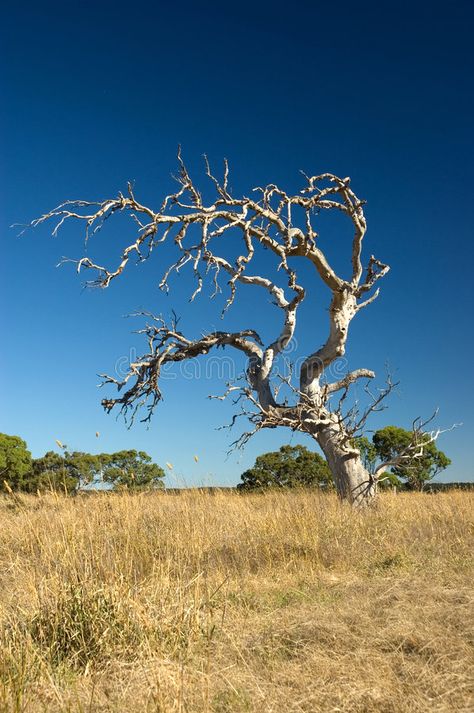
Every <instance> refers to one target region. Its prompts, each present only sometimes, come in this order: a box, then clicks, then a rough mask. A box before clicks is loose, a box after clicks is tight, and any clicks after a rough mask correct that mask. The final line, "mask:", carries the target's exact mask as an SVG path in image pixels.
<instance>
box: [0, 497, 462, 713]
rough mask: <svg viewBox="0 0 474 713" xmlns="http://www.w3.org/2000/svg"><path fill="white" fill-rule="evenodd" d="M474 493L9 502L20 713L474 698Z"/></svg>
mask: <svg viewBox="0 0 474 713" xmlns="http://www.w3.org/2000/svg"><path fill="white" fill-rule="evenodd" d="M473 503H474V496H473V494H471V493H468V492H451V493H446V494H439V495H436V496H428V495H419V494H405V495H388V494H387V495H382V496H381V497H380V500H379V503H378V506H377V507H376V508H375V509H374V510H372V511H370V512H364V513H356V512H352V511H350V510H349V509H348V508H345V507H341V506H340V505H339V504H338V503H337V501H336V499H335V497H334V496H332V495H318V494H317V493H313V492H299V493H274V494H272V493H269V494H267V495H249V496H244V497H243V496H240V495H238V494H236V493H232V492H222V493H217V494H215V495H211V494H205V493H197V492H190V493H187V494H182V495H179V496H176V495H169V494H154V495H146V494H143V495H139V496H132V495H102V496H91V497H77V498H70V499H66V498H60V497H54V496H52V495H51V496H47V497H43V498H31V499H28V498H24V497H23V498H21V500H20V501H18V500H16V501H15V500H12V499H11V498H4V499H3V500H0V518H1V523H2V527H1V531H0V601H1V604H0V679H1V684H0V710H1V711H9V712H10V711H12V712H13V711H15V712H16V711H27V712H28V713H30V712H31V713H33V712H34V713H36V712H37V711H48V712H49V711H52V712H55V711H68V712H71V713H73V712H76V711H77V712H78V713H79V712H80V713H85V712H86V711H87V712H89V711H90V712H92V711H126V712H127V713H138V712H140V713H141V712H145V711H159V712H163V713H165V712H166V713H168V712H171V711H176V712H178V711H189V712H191V713H194V712H197V713H199V712H200V711H202V712H204V711H215V712H216V713H226V712H228V713H230V712H233V711H236V712H243V711H258V712H262V713H270V712H276V713H280V712H282V713H286V712H287V711H288V712H293V711H294V712H297V711H298V712H300V711H304V712H306V713H310V712H311V713H312V712H313V711H314V712H317V711H344V712H354V713H355V712H360V713H370V712H371V711H377V712H384V713H389V712H390V713H405V712H412V711H413V712H414V711H419V712H420V713H422V712H423V713H426V711H439V712H441V711H465V712H466V713H467V711H471V710H473V703H474V701H473V697H472V694H473V688H472V682H473V656H472V651H473V649H472V646H473V639H474V637H473V630H474V627H473V619H474V617H473V609H472V588H471V577H472V560H471V556H472V544H473V543H472V533H473V529H472V525H473V519H474V514H473V507H472V506H473Z"/></svg>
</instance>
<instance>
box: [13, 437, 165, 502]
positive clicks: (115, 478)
mask: <svg viewBox="0 0 474 713" xmlns="http://www.w3.org/2000/svg"><path fill="white" fill-rule="evenodd" d="M60 447H61V453H56V452H55V451H48V452H47V453H45V455H44V456H42V457H41V458H32V457H31V453H30V451H29V450H28V447H27V444H26V442H25V441H24V440H23V439H22V438H20V437H19V436H8V435H6V434H4V433H2V434H0V490H1V489H4V490H8V489H11V490H13V491H23V492H27V493H37V492H45V491H50V490H53V491H62V492H65V493H68V494H72V493H74V492H77V491H78V490H80V489H81V488H83V487H85V486H87V485H89V486H94V485H96V486H97V487H109V488H110V487H113V488H114V489H133V490H143V489H156V488H162V487H163V477H164V475H165V473H164V470H163V468H161V467H160V466H159V465H157V464H156V463H153V461H152V459H151V457H150V456H149V455H148V453H145V452H144V451H135V450H123V451H117V452H116V453H98V454H95V455H93V454H91V453H84V452H82V451H69V450H68V449H67V446H63V445H62V444H61V446H60Z"/></svg>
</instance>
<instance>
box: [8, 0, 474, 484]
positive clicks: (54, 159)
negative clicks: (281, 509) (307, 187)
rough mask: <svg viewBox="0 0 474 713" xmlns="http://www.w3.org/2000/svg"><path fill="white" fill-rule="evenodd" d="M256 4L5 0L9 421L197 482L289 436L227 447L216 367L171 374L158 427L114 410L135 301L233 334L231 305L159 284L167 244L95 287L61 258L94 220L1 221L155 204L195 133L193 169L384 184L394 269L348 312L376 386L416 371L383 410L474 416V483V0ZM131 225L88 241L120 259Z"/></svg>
mask: <svg viewBox="0 0 474 713" xmlns="http://www.w3.org/2000/svg"><path fill="white" fill-rule="evenodd" d="M255 5H256V6H257V7H256V8H255V7H254V6H252V5H250V4H246V3H236V4H233V5H232V4H229V3H218V4H217V3H212V2H210V3H209V2H208V3H191V2H182V3H180V4H179V5H178V4H177V5H176V6H174V4H173V3H169V2H166V3H164V2H153V3H151V2H150V3H143V2H135V3H122V2H113V3H111V2H110V3H109V2H94V3H93V2H82V3H80V4H77V5H75V4H73V3H54V2H47V1H45V2H42V3H38V2H35V3H32V2H28V1H26V2H23V3H16V4H13V3H10V4H9V5H8V7H5V8H4V9H3V11H2V23H1V29H0V43H1V54H2V66H3V71H2V76H1V107H0V111H1V151H2V155H3V158H2V169H1V178H0V180H1V196H2V200H1V216H0V221H1V223H0V225H1V239H2V248H1V255H2V261H1V271H2V272H1V287H2V292H3V293H4V294H3V302H2V304H3V310H2V331H3V334H4V336H3V349H2V369H1V420H0V431H3V432H6V433H10V434H18V435H21V436H22V437H23V438H24V439H25V440H26V441H27V442H28V444H29V446H30V448H31V450H32V452H33V454H34V455H35V456H39V455H41V454H42V453H44V452H45V451H46V450H49V449H51V448H53V447H54V440H55V439H56V438H59V439H61V440H62V441H63V442H65V443H67V444H68V445H69V446H70V447H71V448H75V449H80V450H90V451H97V450H105V451H111V450H116V449H119V448H125V447H127V448H133V447H136V448H140V449H144V450H146V451H148V452H149V453H150V454H151V455H152V456H153V457H154V458H155V459H156V460H157V461H158V462H160V463H161V464H164V462H165V461H170V462H172V463H173V464H174V466H175V472H176V478H178V480H181V481H184V482H187V483H190V484H191V483H198V482H199V483H200V482H213V483H222V484H228V483H235V482H236V481H237V479H238V476H239V474H240V473H241V472H242V470H243V469H244V468H245V467H248V466H249V465H250V464H251V463H252V462H253V460H254V458H255V456H256V455H258V454H259V453H261V452H263V451H265V450H269V449H270V448H272V449H273V448H276V447H279V446H280V445H281V444H283V443H285V442H289V440H290V438H291V434H290V433H289V432H287V431H285V430H278V431H272V432H267V433H265V432H264V433H262V434H260V435H259V436H258V437H256V438H255V439H254V440H253V441H252V442H251V444H250V445H249V446H248V447H247V449H246V451H245V452H244V453H243V454H241V455H233V456H231V457H230V458H229V459H227V460H226V450H227V446H228V444H229V442H230V441H231V440H232V438H233V437H232V434H231V435H229V434H228V432H226V431H216V430H215V428H216V427H217V426H218V425H219V424H221V423H226V422H228V421H229V419H230V414H231V408H230V406H226V405H223V404H222V403H221V402H219V401H217V402H214V401H208V400H206V398H205V397H206V395H207V394H208V393H212V392H214V393H216V392H219V391H220V387H219V384H218V383H217V382H216V380H215V379H211V380H206V379H201V380H199V381H196V380H192V381H190V380H175V381H173V380H172V381H170V382H169V383H167V384H166V386H165V395H166V400H165V402H164V403H162V404H161V406H160V408H159V409H158V411H157V414H156V417H155V419H154V421H153V422H152V425H151V428H150V429H149V430H146V428H144V427H143V426H142V425H137V426H135V427H134V428H133V429H132V430H127V428H126V426H125V425H124V423H123V421H122V420H118V421H117V420H116V419H115V418H114V416H113V415H112V416H106V415H105V414H104V413H103V411H102V408H101V406H100V397H101V396H102V395H104V394H103V393H102V392H98V391H97V388H96V384H97V383H98V379H97V376H96V374H97V373H100V372H104V371H108V372H110V371H113V369H114V364H115V363H116V361H117V359H118V358H120V357H122V358H124V359H126V358H127V355H128V354H129V352H130V348H133V347H134V346H136V347H137V348H139V347H140V342H139V341H137V338H136V337H134V336H132V335H131V331H132V329H134V328H138V327H139V326H140V325H139V324H138V323H137V324H135V323H132V322H131V321H130V320H124V319H123V318H122V317H123V315H124V314H127V313H129V312H131V311H134V310H136V309H142V308H143V309H147V308H148V309H151V310H153V311H154V312H164V313H165V314H169V312H170V310H171V308H172V307H173V306H176V307H177V309H178V311H179V312H180V313H181V314H182V315H183V322H182V325H183V329H187V330H188V331H191V332H192V331H193V329H194V332H195V333H199V332H200V331H201V329H208V328H213V327H214V328H221V325H222V323H221V322H220V320H219V315H218V308H217V306H216V305H215V304H213V303H208V301H207V299H206V298H205V297H203V298H201V300H200V301H199V303H197V304H195V306H193V307H192V309H191V310H188V307H187V303H186V297H187V296H188V291H189V284H188V283H187V280H186V275H183V276H182V277H181V278H180V280H178V281H175V283H174V290H173V291H172V293H171V295H170V296H169V297H165V295H163V294H162V293H161V292H159V290H158V289H157V287H156V284H157V282H158V278H159V276H160V275H161V271H162V270H161V268H162V267H163V265H162V259H163V258H162V256H160V254H159V251H158V250H157V251H156V253H155V254H154V257H153V259H152V260H151V261H150V262H149V263H147V264H146V265H142V266H139V267H133V268H132V269H130V270H129V272H128V274H127V275H125V276H124V278H123V279H122V280H119V281H117V282H116V283H115V284H113V285H112V287H111V288H110V289H109V290H107V291H83V290H82V286H81V285H82V282H81V278H78V277H77V276H76V275H75V273H74V269H73V268H72V267H71V266H65V267H62V268H60V269H56V267H55V265H56V263H57V262H58V261H59V259H60V258H61V256H63V255H67V256H70V257H80V256H81V255H82V250H83V241H82V238H83V236H82V233H81V230H80V227H79V226H77V227H76V228H74V226H72V227H70V228H68V229H66V230H65V231H64V232H63V234H62V236H61V237H59V238H57V239H53V238H51V237H50V235H49V230H48V227H42V228H40V229H37V230H35V231H30V232H27V233H26V234H25V235H24V236H23V237H22V238H17V237H16V234H17V232H18V231H15V230H10V229H9V228H8V226H9V225H10V224H12V223H14V222H25V221H29V220H31V219H32V218H34V217H36V216H38V215H40V214H41V213H42V212H44V211H45V210H47V209H49V208H51V207H53V206H54V205H56V204H57V203H59V202H61V201H62V200H63V199H65V198H71V197H81V198H88V199H96V198H100V199H103V198H106V197H108V196H113V195H115V194H116V193H117V191H118V190H122V189H125V187H126V181H127V180H129V179H131V180H133V181H134V182H135V192H136V195H137V197H138V198H139V199H141V200H142V201H143V202H147V201H148V202H149V203H150V204H151V205H152V206H158V205H159V201H160V198H161V197H162V195H163V192H164V190H167V189H169V187H170V185H171V183H170V172H171V171H173V170H174V169H175V165H176V163H175V154H176V146H177V144H178V143H181V144H182V146H183V151H184V154H185V157H186V159H187V161H188V163H189V166H190V168H191V170H192V171H193V173H194V174H195V175H197V172H198V170H199V169H200V161H201V158H200V157H201V155H202V153H204V152H206V153H207V154H208V155H209V157H210V158H211V160H212V161H214V162H216V163H217V162H218V161H219V160H220V159H221V158H223V157H224V156H226V157H227V158H228V159H229V160H230V163H231V169H232V185H233V188H234V193H238V192H248V191H249V190H250V189H251V188H252V187H253V186H255V185H261V184H264V183H268V182H277V183H280V184H282V186H284V187H286V188H287V189H288V190H290V191H297V190H298V189H299V188H300V187H301V185H300V176H299V174H298V171H299V170H300V169H303V170H305V171H306V172H308V173H311V174H314V173H319V172H323V171H332V172H335V173H337V174H339V175H342V176H346V175H349V176H351V177H352V185H353V187H354V189H355V190H356V192H357V193H358V194H359V195H361V196H362V197H364V198H366V199H367V200H368V205H367V218H368V221H369V231H368V234H367V238H366V254H370V253H372V252H374V253H375V254H376V255H377V256H378V257H379V258H380V259H382V260H384V261H386V262H388V263H389V264H390V265H391V268H392V270H391V272H390V274H389V276H388V277H387V278H386V279H385V280H384V282H383V284H382V294H381V296H380V298H379V300H378V301H377V302H376V303H375V304H374V305H372V306H370V307H369V308H368V309H367V310H364V311H363V312H362V313H361V314H360V315H359V316H358V317H357V318H356V320H355V321H354V322H353V326H352V332H351V337H350V340H349V349H348V354H347V358H348V365H349V366H350V367H351V368H358V367H367V368H373V369H375V370H376V371H377V372H378V374H379V375H380V380H381V381H383V377H384V371H385V364H386V362H388V363H389V364H390V367H391V369H392V370H393V371H394V373H395V375H396V378H397V379H399V380H400V381H401V385H400V388H399V390H398V393H397V394H396V395H395V396H393V397H392V399H391V402H390V408H389V409H388V410H387V411H385V412H383V413H382V414H381V415H380V417H379V418H378V419H377V420H376V421H374V422H373V423H372V425H373V426H374V427H380V426H382V425H385V424H389V423H395V424H399V425H402V426H405V427H409V426H410V425H411V422H412V420H413V418H414V417H416V416H418V415H420V414H421V415H428V414H430V413H431V412H432V411H433V409H434V408H435V407H439V408H440V416H439V424H440V425H450V424H451V423H454V422H463V426H462V427H461V428H459V429H457V430H456V431H454V432H452V433H450V434H447V435H445V436H444V437H443V438H442V440H441V441H440V442H439V445H440V447H441V448H442V449H444V450H445V451H446V452H447V453H448V454H449V455H450V456H451V458H452V460H453V465H452V466H451V467H450V468H449V469H448V471H446V473H445V476H444V477H445V478H447V479H471V478H472V477H473V467H472V450H473V449H472V443H473V436H474V433H473V425H474V417H473V409H472V395H473V369H472V350H473V330H472V324H471V321H470V319H469V315H470V314H472V309H473V307H474V305H473V299H472V297H473V291H472V269H473V260H472V258H473V247H472V246H473V213H472V193H473V183H472V180H473V179H472V167H473V162H472V159H473V131H472V116H473V100H472V97H473V92H472V90H473V84H472V76H473V72H474V66H473V54H472V33H473V29H474V28H473V24H474V23H473V19H474V11H473V6H472V3H470V2H457V3H451V4H449V9H448V6H447V5H446V3H441V2H416V1H415V2H409V3H408V2H397V3H380V2H358V3H352V2H351V3H347V2H344V1H342V2H338V3H322V2H300V3H292V4H287V3H281V4H279V3H278V2H273V3H256V4H255ZM325 229H327V232H326V233H324V234H323V231H322V230H321V239H322V240H324V239H326V241H327V242H326V246H327V249H328V251H329V252H330V254H331V255H332V256H333V258H334V260H335V261H336V262H338V263H339V264H344V261H345V259H346V256H348V249H349V242H350V230H349V229H348V228H347V226H346V225H345V224H344V223H343V222H341V220H338V218H337V217H336V218H334V220H333V222H332V223H331V225H328V226H327V228H325ZM129 234H130V233H129V232H127V227H126V226H125V225H124V224H123V223H122V222H120V221H119V222H117V224H116V225H115V226H113V225H112V224H110V225H109V226H108V228H107V230H106V231H105V232H104V233H103V234H101V236H100V240H98V241H97V242H96V244H95V245H91V246H90V249H91V251H92V254H96V255H99V256H100V257H101V258H104V259H106V256H107V255H110V256H111V257H112V256H115V255H116V253H117V246H120V245H122V244H123V243H124V240H125V239H126V237H127V236H128V235H129ZM325 236H326V237H325ZM94 250H96V251H97V252H96V253H94ZM309 307H310V306H309ZM313 307H314V311H312V309H311V308H307V309H306V311H305V312H304V315H302V317H303V318H302V320H301V322H302V324H301V330H302V331H303V332H304V335H303V336H302V335H301V332H300V333H299V334H298V338H299V340H300V342H299V343H300V344H301V345H302V348H305V347H306V346H307V347H308V348H310V349H311V348H314V347H317V346H319V345H320V344H321V342H322V341H323V339H324V336H325V311H324V310H325V308H326V307H327V294H326V293H325V292H324V290H320V288H319V287H318V288H316V289H315V292H314V303H313ZM260 308H261V311H262V315H264V317H263V318H261V317H259V315H258V311H259V310H260ZM277 319H278V314H276V310H275V308H273V307H272V306H271V305H269V304H268V303H267V300H266V299H265V298H262V296H260V295H259V294H258V292H252V293H251V294H250V293H249V294H245V295H244V294H243V293H242V301H241V302H240V303H239V304H236V306H235V307H234V308H233V310H232V312H231V313H230V314H229V322H228V324H229V325H230V326H231V327H232V328H245V327H254V328H257V329H261V330H262V331H263V333H264V334H265V335H266V336H270V337H271V336H272V334H273V331H272V330H274V328H275V327H276V325H277ZM96 431H99V432H100V434H101V435H100V437H99V439H97V438H96V437H95V432H96ZM235 435H238V431H237V432H236V434H235ZM292 442H293V443H295V442H303V443H306V444H307V445H309V446H311V442H310V441H308V440H305V439H304V438H300V437H293V440H292ZM194 454H197V455H198V456H199V459H200V460H199V463H198V464H196V463H195V462H194V460H193V455H194ZM169 482H172V481H171V480H170V481H169Z"/></svg>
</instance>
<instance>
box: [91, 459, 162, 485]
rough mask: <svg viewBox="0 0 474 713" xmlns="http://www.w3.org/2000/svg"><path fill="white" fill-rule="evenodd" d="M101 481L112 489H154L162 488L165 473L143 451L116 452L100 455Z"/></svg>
mask: <svg viewBox="0 0 474 713" xmlns="http://www.w3.org/2000/svg"><path fill="white" fill-rule="evenodd" d="M99 457H100V458H102V459H103V479H104V481H106V482H108V483H112V484H113V485H114V487H119V488H128V489H135V490H136V489H144V488H147V489H155V488H162V487H163V478H164V475H165V472H164V470H163V468H161V467H160V466H159V465H157V464H156V463H153V461H152V459H151V456H149V455H148V453H145V451H135V450H130V451H118V452H117V453H111V454H110V455H108V454H102V455H101V456H99Z"/></svg>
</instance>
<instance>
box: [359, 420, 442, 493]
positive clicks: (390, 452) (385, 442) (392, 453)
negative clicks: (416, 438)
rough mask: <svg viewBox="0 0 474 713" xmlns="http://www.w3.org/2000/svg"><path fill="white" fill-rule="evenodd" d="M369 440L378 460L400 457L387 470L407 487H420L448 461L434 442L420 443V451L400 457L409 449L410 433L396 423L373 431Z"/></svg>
mask: <svg viewBox="0 0 474 713" xmlns="http://www.w3.org/2000/svg"><path fill="white" fill-rule="evenodd" d="M372 441H373V445H374V447H375V450H376V452H377V456H378V458H380V460H381V461H390V460H397V459H398V460H399V463H398V464H394V465H392V466H390V470H389V474H392V475H394V476H396V477H397V478H399V479H401V480H402V481H403V482H404V484H405V486H406V487H407V488H408V489H409V490H423V486H424V485H425V483H426V482H427V481H429V480H431V479H432V478H434V477H435V476H436V475H438V473H440V472H441V471H442V470H444V469H445V468H447V467H448V465H449V464H450V463H451V460H450V459H449V458H448V456H447V455H446V454H445V453H443V451H440V450H439V449H438V448H437V447H436V445H435V443H433V442H427V443H425V444H423V448H422V449H421V447H420V453H419V455H411V456H410V457H403V454H404V453H406V452H409V451H410V444H411V443H412V441H413V433H412V432H411V431H406V430H405V429H403V428H398V427H397V426H386V427H385V428H382V429H380V430H379V431H376V432H375V433H374V436H373V438H372ZM421 451H422V452H421Z"/></svg>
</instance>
